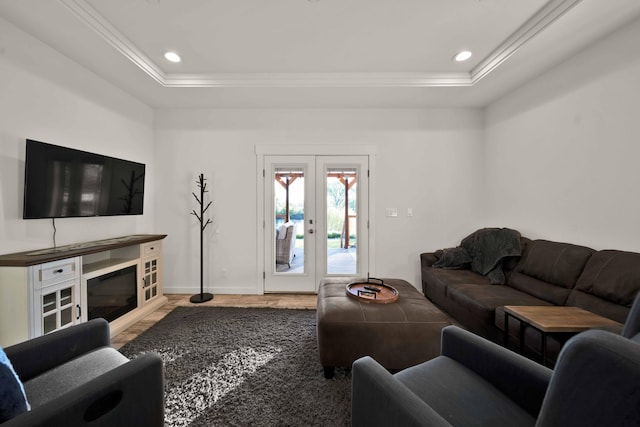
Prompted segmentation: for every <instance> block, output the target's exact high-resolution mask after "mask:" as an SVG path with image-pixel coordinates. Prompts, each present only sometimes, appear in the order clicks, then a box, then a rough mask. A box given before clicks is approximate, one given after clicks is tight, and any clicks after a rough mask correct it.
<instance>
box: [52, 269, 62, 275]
mask: <svg viewBox="0 0 640 427" xmlns="http://www.w3.org/2000/svg"><path fill="white" fill-rule="evenodd" d="M62 272H64V269H62V268H59V269H57V270H55V271H54V273H56V274H57V273H62Z"/></svg>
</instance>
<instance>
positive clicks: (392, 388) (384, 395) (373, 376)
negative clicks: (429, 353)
mask: <svg viewBox="0 0 640 427" xmlns="http://www.w3.org/2000/svg"><path fill="white" fill-rule="evenodd" d="M351 375H352V377H351V381H352V391H351V424H352V425H353V426H354V427H360V426H372V425H376V426H394V425H398V426H448V427H449V426H450V424H449V423H448V422H447V421H446V420H445V419H444V418H442V417H441V416H440V415H439V414H438V413H437V412H435V411H434V410H433V409H432V408H431V407H430V406H429V405H427V404H426V403H425V402H423V401H422V400H421V399H420V398H419V397H418V396H416V395H415V394H414V393H413V392H412V391H411V390H409V389H408V388H407V387H406V386H405V385H404V384H402V383H401V382H400V381H398V380H397V379H395V378H394V376H393V375H391V374H390V373H389V371H387V370H386V369H385V368H384V367H382V365H380V364H379V363H378V362H376V361H375V360H373V359H372V358H371V357H369V356H366V357H363V358H361V359H358V360H356V361H355V362H353V367H352V371H351Z"/></svg>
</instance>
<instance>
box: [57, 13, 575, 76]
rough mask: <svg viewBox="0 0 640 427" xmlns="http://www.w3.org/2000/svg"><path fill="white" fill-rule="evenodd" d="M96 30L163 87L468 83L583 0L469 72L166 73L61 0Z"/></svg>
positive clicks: (531, 26) (541, 20) (522, 32)
mask: <svg viewBox="0 0 640 427" xmlns="http://www.w3.org/2000/svg"><path fill="white" fill-rule="evenodd" d="M58 1H59V2H60V3H62V4H63V5H64V6H65V7H66V8H67V9H69V10H70V11H71V12H72V13H73V14H74V15H75V16H76V17H77V18H78V19H80V20H81V21H82V22H84V24H86V25H87V26H88V27H89V28H90V29H91V30H93V31H94V32H95V33H96V34H98V35H99V36H100V37H102V38H103V39H104V40H105V41H107V42H108V43H109V44H110V45H111V46H113V47H114V48H115V49H116V50H117V51H118V52H120V53H121V54H122V55H123V56H125V57H126V58H127V59H128V60H130V61H131V62H133V63H134V64H135V65H136V66H138V67H139V68H140V69H141V70H142V71H144V72H145V73H146V74H147V75H149V77H151V78H152V79H154V80H155V81H156V82H157V83H159V84H160V85H162V86H164V87H201V88H202V87H212V88H213V87H274V88H286V87H290V88H301V87H320V88H322V87H376V88H384V87H388V88H393V87H468V86H473V85H475V84H476V83H477V82H478V81H480V80H481V79H482V78H484V77H486V76H487V75H489V74H490V73H492V72H493V71H495V70H496V69H497V68H498V67H499V66H500V65H501V64H503V63H504V62H505V61H506V60H507V59H508V58H509V57H510V56H511V55H513V54H514V53H516V52H517V51H518V50H519V49H521V48H522V47H523V46H524V45H525V44H526V43H527V42H528V41H530V40H531V39H533V38H534V37H535V36H536V35H538V34H539V33H540V32H541V31H543V30H544V29H545V28H547V27H548V26H549V25H551V24H552V23H553V22H555V21H556V20H557V19H558V18H559V17H561V16H562V15H564V14H565V13H566V12H568V11H569V10H570V9H571V8H573V7H574V6H575V5H576V4H578V3H580V1H582V0H550V1H549V2H547V3H546V4H545V5H544V6H543V7H542V8H541V9H540V10H539V11H538V12H536V14H534V15H533V16H532V17H531V18H530V19H529V20H527V21H526V22H525V23H524V24H523V25H522V26H520V27H519V28H518V29H517V30H516V31H515V32H514V33H512V34H511V35H510V36H509V37H508V38H507V39H506V40H505V41H504V42H502V43H501V44H500V45H499V46H498V47H497V48H496V49H495V50H493V51H492V52H491V53H490V54H489V55H488V56H487V57H486V58H484V59H483V60H482V61H481V62H480V63H479V64H478V65H477V66H476V67H474V68H473V69H472V70H471V72H470V73H460V72H456V73H237V74H236V73H209V74H195V75H192V74H171V73H169V74H167V73H165V72H163V71H162V69H161V67H159V66H158V65H157V64H156V63H155V62H154V61H153V60H151V59H150V58H149V57H147V56H146V55H145V54H144V53H142V52H141V51H140V50H139V49H138V48H137V47H136V46H135V45H134V43H133V42H131V41H130V40H129V39H127V37H126V36H124V34H122V33H121V32H120V31H118V29H117V28H115V27H114V26H113V25H111V23H110V22H109V21H108V20H107V19H106V18H104V17H103V16H102V15H101V14H100V13H99V12H98V11H97V10H96V9H95V8H93V7H92V6H91V5H90V4H89V3H88V2H87V1H86V0H58Z"/></svg>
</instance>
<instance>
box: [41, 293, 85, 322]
mask: <svg viewBox="0 0 640 427" xmlns="http://www.w3.org/2000/svg"><path fill="white" fill-rule="evenodd" d="M76 288H77V285H76V284H74V283H70V284H67V285H59V286H56V287H55V288H54V289H43V290H42V297H41V312H40V314H41V319H42V323H41V328H42V335H44V334H48V333H49V332H53V331H56V330H58V329H62V328H64V327H67V326H71V325H73V324H74V323H76V321H77V320H78V319H79V318H80V313H79V312H77V313H75V312H74V310H76V306H77V310H79V307H80V306H79V305H78V303H77V293H76Z"/></svg>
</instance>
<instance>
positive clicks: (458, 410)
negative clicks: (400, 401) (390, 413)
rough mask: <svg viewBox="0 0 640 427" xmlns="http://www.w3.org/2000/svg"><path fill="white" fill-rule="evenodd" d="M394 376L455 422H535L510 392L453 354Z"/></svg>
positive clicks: (522, 424)
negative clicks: (502, 390) (454, 358)
mask: <svg viewBox="0 0 640 427" xmlns="http://www.w3.org/2000/svg"><path fill="white" fill-rule="evenodd" d="M394 376H395V377H396V378H397V379H398V380H399V381H400V382H402V383H403V384H404V385H405V386H406V387H407V388H409V389H410V390H411V391H412V392H413V393H415V394H416V395H417V396H418V397H419V398H420V400H422V401H424V402H426V403H427V404H428V405H429V406H430V407H431V408H433V410H434V411H435V412H437V413H439V414H440V415H441V416H442V417H444V418H445V419H446V420H447V421H448V422H449V423H451V425H453V426H472V425H478V426H481V425H486V426H488V425H491V426H533V425H534V424H535V419H534V418H533V417H532V416H531V415H530V414H529V413H528V412H527V411H525V410H524V409H523V408H522V407H520V406H518V404H516V403H515V402H514V401H513V400H511V399H510V398H509V397H508V396H506V395H505V394H503V393H502V392H500V390H498V389H497V388H496V387H495V386H493V385H492V384H491V383H489V382H488V381H487V380H485V379H483V378H482V377H480V376H479V375H477V374H476V373H474V372H473V371H471V370H470V369H469V368H467V367H465V366H463V365H462V364H460V363H458V362H456V361H454V360H453V359H450V358H449V357H445V356H440V357H437V358H435V359H432V360H430V361H428V362H425V363H422V364H420V365H417V366H413V367H410V368H407V369H405V370H403V371H401V372H398V373H397V374H395V375H394Z"/></svg>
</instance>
